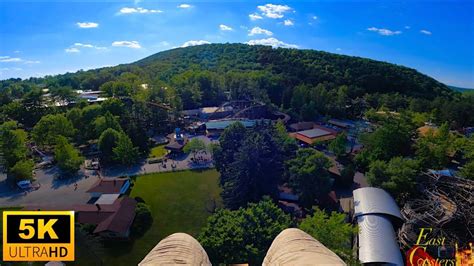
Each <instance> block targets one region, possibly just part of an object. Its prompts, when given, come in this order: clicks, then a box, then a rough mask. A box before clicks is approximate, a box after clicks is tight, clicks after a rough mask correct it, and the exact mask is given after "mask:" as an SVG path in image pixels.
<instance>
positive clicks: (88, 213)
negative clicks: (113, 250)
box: [24, 196, 137, 238]
mask: <svg viewBox="0 0 474 266" xmlns="http://www.w3.org/2000/svg"><path fill="white" fill-rule="evenodd" d="M136 206H137V201H136V200H134V199H132V198H129V197H126V196H125V197H122V198H119V199H117V200H115V201H114V203H113V204H77V205H72V206H66V205H62V206H59V205H58V206H55V205H29V206H25V208H24V210H36V211H39V210H41V211H45V210H48V211H74V212H75V214H74V215H75V219H76V222H78V223H82V224H93V225H97V227H96V228H95V230H94V234H98V235H100V236H102V237H105V238H128V236H129V235H130V227H131V225H132V223H133V219H135V209H136Z"/></svg>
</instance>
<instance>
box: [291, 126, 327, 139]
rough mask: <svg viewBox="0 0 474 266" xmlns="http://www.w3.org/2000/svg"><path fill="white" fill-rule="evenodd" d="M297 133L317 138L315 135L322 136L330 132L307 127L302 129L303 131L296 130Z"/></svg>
mask: <svg viewBox="0 0 474 266" xmlns="http://www.w3.org/2000/svg"><path fill="white" fill-rule="evenodd" d="M298 134H300V135H303V136H305V137H307V138H311V139H313V138H317V137H322V136H326V135H330V134H331V132H329V131H326V130H324V129H321V128H313V129H308V130H304V131H300V132H298Z"/></svg>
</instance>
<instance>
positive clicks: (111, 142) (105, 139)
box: [99, 128, 121, 162]
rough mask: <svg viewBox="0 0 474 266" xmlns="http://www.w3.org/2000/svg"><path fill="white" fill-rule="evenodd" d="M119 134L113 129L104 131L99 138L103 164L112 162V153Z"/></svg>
mask: <svg viewBox="0 0 474 266" xmlns="http://www.w3.org/2000/svg"><path fill="white" fill-rule="evenodd" d="M120 134H121V133H120V132H118V131H117V130H115V129H112V128H109V129H106V130H105V131H104V132H102V134H101V135H100V137H99V151H100V157H101V160H102V161H103V162H111V161H113V157H114V151H113V149H114V148H115V147H116V146H117V143H118V140H119V138H120Z"/></svg>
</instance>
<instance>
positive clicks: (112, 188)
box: [87, 178, 129, 194]
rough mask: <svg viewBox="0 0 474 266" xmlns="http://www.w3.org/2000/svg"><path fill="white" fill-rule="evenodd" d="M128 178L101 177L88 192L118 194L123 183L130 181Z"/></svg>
mask: <svg viewBox="0 0 474 266" xmlns="http://www.w3.org/2000/svg"><path fill="white" fill-rule="evenodd" d="M128 181H129V179H128V178H110V179H104V178H102V179H100V180H99V181H97V182H96V183H95V184H94V185H93V186H92V187H91V188H90V189H89V190H87V192H89V193H94V192H97V193H103V194H117V193H120V190H121V189H122V187H123V185H124V184H125V183H126V182H128Z"/></svg>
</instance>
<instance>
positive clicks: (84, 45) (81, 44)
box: [74, 42, 94, 48]
mask: <svg viewBox="0 0 474 266" xmlns="http://www.w3.org/2000/svg"><path fill="white" fill-rule="evenodd" d="M74 46H77V47H84V48H92V47H94V45H92V44H83V43H79V42H76V43H75V44H74Z"/></svg>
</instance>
